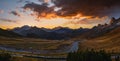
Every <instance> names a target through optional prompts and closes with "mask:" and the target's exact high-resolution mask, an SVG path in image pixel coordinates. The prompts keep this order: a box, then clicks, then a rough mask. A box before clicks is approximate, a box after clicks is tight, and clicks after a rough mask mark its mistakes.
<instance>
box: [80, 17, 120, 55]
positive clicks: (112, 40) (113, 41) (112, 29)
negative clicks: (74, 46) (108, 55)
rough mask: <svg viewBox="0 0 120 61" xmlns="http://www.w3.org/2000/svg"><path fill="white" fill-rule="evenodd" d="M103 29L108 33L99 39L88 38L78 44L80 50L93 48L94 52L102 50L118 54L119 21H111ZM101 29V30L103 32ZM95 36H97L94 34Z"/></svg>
mask: <svg viewBox="0 0 120 61" xmlns="http://www.w3.org/2000/svg"><path fill="white" fill-rule="evenodd" d="M105 29H108V30H109V31H108V32H106V33H104V34H102V33H101V34H102V35H101V36H99V37H95V38H90V39H88V40H87V41H85V42H83V43H81V44H80V49H81V50H85V49H87V48H94V49H96V50H100V49H104V50H106V51H109V52H110V51H114V52H118V53H119V52H120V19H117V20H114V21H113V20H112V23H110V25H109V26H107V27H106V28H105ZM105 29H103V30H105ZM96 35H97V34H96Z"/></svg>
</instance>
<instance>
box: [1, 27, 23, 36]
mask: <svg viewBox="0 0 120 61" xmlns="http://www.w3.org/2000/svg"><path fill="white" fill-rule="evenodd" d="M0 36H4V37H21V36H20V35H19V34H17V33H14V32H12V31H8V30H3V29H0Z"/></svg>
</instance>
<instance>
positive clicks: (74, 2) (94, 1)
mask: <svg viewBox="0 0 120 61" xmlns="http://www.w3.org/2000/svg"><path fill="white" fill-rule="evenodd" d="M54 3H55V5H56V6H58V7H62V10H61V11H60V15H62V16H73V15H76V14H78V13H82V14H83V15H88V16H104V15H109V14H110V13H106V11H107V10H111V8H112V7H115V6H119V7H120V0H55V1H54ZM62 12H65V13H63V14H61V13H62Z"/></svg>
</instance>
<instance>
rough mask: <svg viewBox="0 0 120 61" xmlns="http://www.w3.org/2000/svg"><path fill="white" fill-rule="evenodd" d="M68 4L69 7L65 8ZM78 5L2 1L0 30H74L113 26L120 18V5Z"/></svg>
mask: <svg viewBox="0 0 120 61" xmlns="http://www.w3.org/2000/svg"><path fill="white" fill-rule="evenodd" d="M71 1H73V5H71ZM81 1H82V0H81ZM83 1H84V0H83ZM66 2H68V3H67V4H63V3H66ZM78 2H79V0H75V1H74V0H70V1H69V0H66V1H65V2H64V0H54V2H53V1H52V0H15V1H12V2H11V1H10V0H1V1H0V28H3V29H8V28H9V29H12V28H15V27H21V26H24V25H29V26H36V27H39V28H42V27H44V28H50V29H52V28H55V27H59V26H61V27H68V28H72V29H77V28H80V27H82V28H92V27H94V26H96V25H98V24H105V23H109V20H110V18H111V17H116V18H117V17H119V10H120V9H118V7H119V5H118V6H117V5H113V6H111V8H107V7H108V6H107V5H105V6H104V5H102V4H99V5H96V6H95V7H94V6H91V5H87V3H91V2H84V3H83V5H80V3H78ZM100 2H103V1H102V0H101V1H100ZM96 3H97V2H96ZM114 3H115V2H114ZM116 4H117V3H116ZM78 5H79V6H80V7H79V6H78ZM77 6H78V7H77ZM101 6H103V7H101ZM93 8H94V9H93ZM91 9H92V10H91ZM90 10H91V11H90Z"/></svg>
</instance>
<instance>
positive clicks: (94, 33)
mask: <svg viewBox="0 0 120 61" xmlns="http://www.w3.org/2000/svg"><path fill="white" fill-rule="evenodd" d="M118 27H120V18H119V19H115V18H112V19H111V21H110V23H109V24H104V25H102V24H98V26H94V27H93V28H92V29H90V30H89V31H88V32H85V33H83V34H82V35H79V36H78V37H80V38H88V39H89V38H96V37H100V36H103V35H105V34H106V33H109V32H111V31H113V30H114V29H116V28H118ZM118 32H119V31H118Z"/></svg>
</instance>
